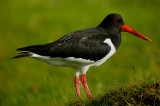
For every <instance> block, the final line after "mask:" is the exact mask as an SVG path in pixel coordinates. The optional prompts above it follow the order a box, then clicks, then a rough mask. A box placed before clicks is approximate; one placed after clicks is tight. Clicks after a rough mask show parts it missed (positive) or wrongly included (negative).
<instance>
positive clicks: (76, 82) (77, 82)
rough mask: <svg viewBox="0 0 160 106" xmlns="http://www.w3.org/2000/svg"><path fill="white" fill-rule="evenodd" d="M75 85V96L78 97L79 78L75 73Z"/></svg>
mask: <svg viewBox="0 0 160 106" xmlns="http://www.w3.org/2000/svg"><path fill="white" fill-rule="evenodd" d="M75 86H76V93H77V96H78V97H80V80H79V75H75Z"/></svg>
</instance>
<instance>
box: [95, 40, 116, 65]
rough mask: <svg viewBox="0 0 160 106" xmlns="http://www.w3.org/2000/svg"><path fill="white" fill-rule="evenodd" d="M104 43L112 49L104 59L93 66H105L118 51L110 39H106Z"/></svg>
mask: <svg viewBox="0 0 160 106" xmlns="http://www.w3.org/2000/svg"><path fill="white" fill-rule="evenodd" d="M104 43H106V44H108V45H109V46H110V47H111V50H110V52H109V53H108V54H107V55H106V56H105V57H104V58H102V59H101V60H98V61H97V62H95V63H94V64H93V65H92V66H99V65H101V64H103V63H104V62H105V61H106V60H107V59H108V58H109V57H111V56H112V55H113V54H114V53H115V52H116V49H115V47H114V45H113V43H112V41H111V40H110V39H106V40H105V41H104Z"/></svg>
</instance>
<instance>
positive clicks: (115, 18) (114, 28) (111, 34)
mask: <svg viewBox="0 0 160 106" xmlns="http://www.w3.org/2000/svg"><path fill="white" fill-rule="evenodd" d="M121 31H126V32H129V33H131V34H133V35H135V36H137V37H139V38H142V39H144V40H147V41H150V42H151V40H150V39H149V38H148V37H145V36H144V35H142V34H140V33H139V32H136V31H135V30H133V29H132V28H130V27H129V26H127V25H126V24H125V23H124V21H123V18H122V16H121V15H119V14H109V15H108V16H107V17H106V18H105V19H104V20H103V21H102V22H101V23H100V24H99V25H98V26H96V27H93V28H88V29H83V30H78V31H75V32H72V33H69V34H67V35H65V36H63V37H62V38H60V39H58V40H57V41H55V42H52V43H48V44H43V45H32V46H28V47H23V48H19V49H17V51H20V52H21V54H20V55H18V56H15V57H12V59H14V58H21V57H32V58H35V59H38V60H40V61H44V62H47V63H48V64H50V65H54V66H63V67H72V68H73V69H74V70H75V86H76V93H77V96H79V97H80V80H79V75H80V74H82V75H81V82H82V84H83V86H84V88H85V91H86V93H87V96H88V97H89V98H92V95H91V93H90V91H89V88H88V85H87V82H86V72H87V71H88V69H89V68H90V67H92V66H99V65H101V64H103V63H104V62H105V61H106V60H107V59H108V58H109V57H111V56H112V55H113V54H114V53H115V52H116V51H117V49H118V48H119V46H120V44H121Z"/></svg>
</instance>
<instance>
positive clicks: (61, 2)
mask: <svg viewBox="0 0 160 106" xmlns="http://www.w3.org/2000/svg"><path fill="white" fill-rule="evenodd" d="M159 11H160V0H79V1H75V0H24V1H22V0H3V1H2V0H1V1H0V105H1V106H2V105H5V106H7V105H21V106H22V105H23V106H24V105H38V106H39V105H51V104H54V105H64V104H66V103H67V102H70V101H71V100H72V99H75V98H76V92H75V85H74V71H73V70H72V69H71V68H64V67H55V66H50V65H48V64H47V63H43V62H40V61H37V60H35V59H32V58H23V59H14V60H11V59H10V57H12V56H15V55H17V52H16V51H15V50H16V49H17V48H20V47H25V46H29V45H36V44H45V43H49V42H53V41H55V40H57V39H59V38H60V37H62V36H64V35H65V34H68V33H70V32H73V31H76V30H80V29H84V28H90V27H95V26H97V25H98V24H99V23H100V22H101V21H102V20H103V19H104V18H105V17H106V16H107V15H108V14H110V13H118V14H121V15H122V16H123V18H124V21H125V23H126V24H127V25H129V26H130V27H131V28H133V29H135V30H137V31H138V32H140V33H142V34H144V35H145V36H148V37H149V38H151V39H152V42H151V43H150V42H146V41H144V40H142V39H139V38H137V37H135V36H133V35H131V34H129V33H126V32H122V33H121V34H122V44H121V46H120V48H119V50H118V51H117V52H116V54H114V55H113V56H112V57H111V58H110V59H108V60H107V62H105V63H104V64H103V65H101V66H99V67H92V68H90V69H89V71H88V72H87V81H88V86H89V88H90V91H91V93H92V95H93V96H94V97H98V96H99V95H101V94H102V95H103V93H105V91H106V90H107V89H109V88H111V87H113V86H115V85H116V84H121V83H128V84H129V83H134V82H140V81H142V80H157V79H158V78H159V79H160V74H159V73H160V70H159V69H160V67H159V65H160V60H159V54H160V47H159V45H160V35H159V34H160V22H159V18H160V13H159ZM81 96H82V99H87V97H86V93H85V90H84V88H83V86H82V85H81Z"/></svg>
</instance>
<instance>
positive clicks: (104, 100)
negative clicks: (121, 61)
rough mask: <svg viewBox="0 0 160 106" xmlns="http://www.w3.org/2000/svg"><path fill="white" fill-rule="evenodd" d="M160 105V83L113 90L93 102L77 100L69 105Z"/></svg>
mask: <svg viewBox="0 0 160 106" xmlns="http://www.w3.org/2000/svg"><path fill="white" fill-rule="evenodd" d="M159 104H160V83H152V84H150V83H146V82H145V83H142V84H140V85H138V86H137V84H135V85H132V86H129V87H126V86H124V87H122V88H119V89H112V90H111V91H109V92H107V93H106V94H105V95H104V96H101V97H100V98H96V99H93V100H89V101H85V100H76V101H71V102H70V103H69V105H70V106H75V105H76V106H82V105H86V106H88V105H89V106H103V105H109V106H114V105H118V106H126V105H135V106H148V105H149V106H158V105H159Z"/></svg>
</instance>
